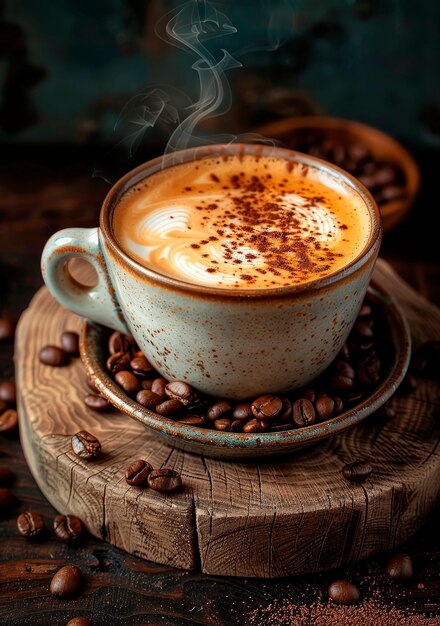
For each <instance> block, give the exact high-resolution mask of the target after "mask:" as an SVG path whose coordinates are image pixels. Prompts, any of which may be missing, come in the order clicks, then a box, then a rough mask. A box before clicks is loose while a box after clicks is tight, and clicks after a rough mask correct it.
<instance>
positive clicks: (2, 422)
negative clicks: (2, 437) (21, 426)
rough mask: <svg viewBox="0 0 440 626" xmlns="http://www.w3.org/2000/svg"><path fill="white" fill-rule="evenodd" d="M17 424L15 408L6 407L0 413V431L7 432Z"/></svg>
mask: <svg viewBox="0 0 440 626" xmlns="http://www.w3.org/2000/svg"><path fill="white" fill-rule="evenodd" d="M17 426H18V413H17V411H16V410H15V409H6V411H3V413H1V414H0V433H9V432H11V431H13V430H15V429H16V428H17Z"/></svg>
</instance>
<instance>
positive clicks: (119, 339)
mask: <svg viewBox="0 0 440 626" xmlns="http://www.w3.org/2000/svg"><path fill="white" fill-rule="evenodd" d="M134 347H135V346H134V340H133V338H132V337H130V335H124V334H123V333H120V332H119V331H118V330H116V331H115V332H114V333H112V335H111V336H110V339H109V340H108V350H109V352H110V354H116V353H117V352H123V353H127V352H128V353H130V354H131V353H132V352H133V351H134Z"/></svg>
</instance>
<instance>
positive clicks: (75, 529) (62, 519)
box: [53, 515, 84, 543]
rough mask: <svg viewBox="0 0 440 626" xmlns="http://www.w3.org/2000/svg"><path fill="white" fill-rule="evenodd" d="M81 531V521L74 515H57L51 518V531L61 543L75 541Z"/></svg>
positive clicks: (82, 528)
mask: <svg viewBox="0 0 440 626" xmlns="http://www.w3.org/2000/svg"><path fill="white" fill-rule="evenodd" d="M83 531H84V526H83V523H82V521H81V520H80V519H79V517H76V515H57V516H56V517H55V519H54V520H53V532H54V533H55V536H56V537H57V539H59V540H60V541H62V542H63V543H75V542H76V541H78V540H79V539H80V537H81V535H82V534H83Z"/></svg>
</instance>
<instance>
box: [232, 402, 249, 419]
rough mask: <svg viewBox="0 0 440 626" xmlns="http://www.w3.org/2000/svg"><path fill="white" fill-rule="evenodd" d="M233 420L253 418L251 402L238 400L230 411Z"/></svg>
mask: <svg viewBox="0 0 440 626" xmlns="http://www.w3.org/2000/svg"><path fill="white" fill-rule="evenodd" d="M232 417H233V418H234V420H250V419H252V418H253V414H252V409H251V403H250V402H239V403H238V404H237V405H236V407H235V408H234V410H233V411H232Z"/></svg>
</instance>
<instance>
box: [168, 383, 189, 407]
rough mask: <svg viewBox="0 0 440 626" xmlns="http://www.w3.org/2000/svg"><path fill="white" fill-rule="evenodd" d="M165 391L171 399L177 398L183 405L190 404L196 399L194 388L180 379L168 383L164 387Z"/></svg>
mask: <svg viewBox="0 0 440 626" xmlns="http://www.w3.org/2000/svg"><path fill="white" fill-rule="evenodd" d="M165 393H166V395H167V396H168V397H169V398H171V400H179V402H181V403H182V404H183V406H191V405H192V404H194V401H195V399H196V394H195V391H194V389H193V388H192V387H191V386H190V385H188V384H187V383H185V382H182V381H180V380H175V381H173V382H171V383H168V385H167V386H166V387H165Z"/></svg>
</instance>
